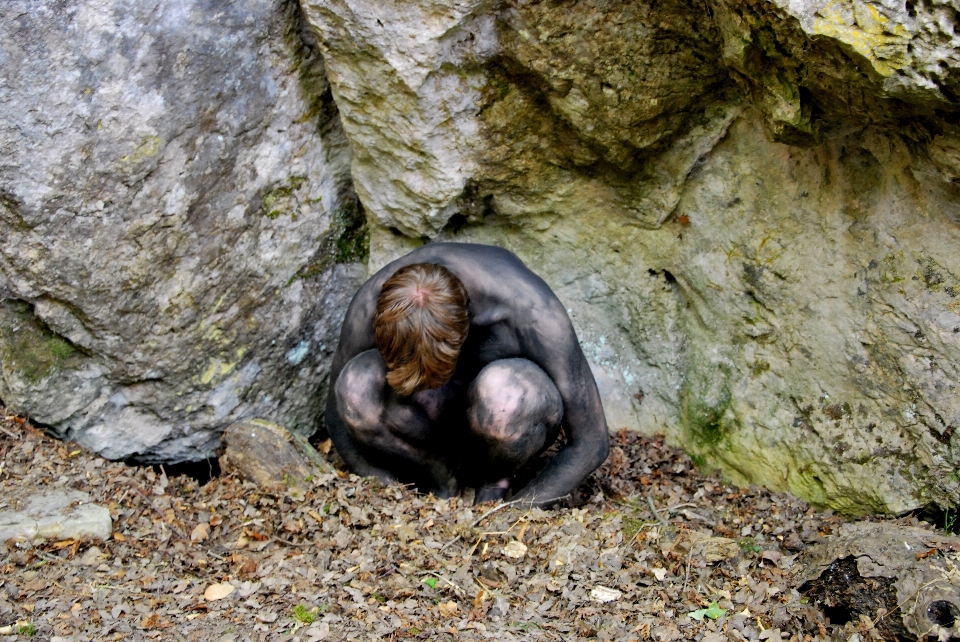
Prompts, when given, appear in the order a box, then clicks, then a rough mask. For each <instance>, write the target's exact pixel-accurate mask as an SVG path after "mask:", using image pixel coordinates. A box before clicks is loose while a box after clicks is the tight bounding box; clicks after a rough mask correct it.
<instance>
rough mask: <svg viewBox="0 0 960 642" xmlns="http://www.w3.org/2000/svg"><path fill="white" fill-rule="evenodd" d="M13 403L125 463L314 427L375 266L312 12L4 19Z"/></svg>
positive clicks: (139, 9) (2, 394)
mask: <svg viewBox="0 0 960 642" xmlns="http://www.w3.org/2000/svg"><path fill="white" fill-rule="evenodd" d="M0 75H2V80H0V87H2V89H0V104H2V113H0V158H2V159H3V160H2V162H0V234H2V238H3V242H2V244H0V297H2V303H0V365H2V368H0V399H2V400H3V402H4V403H5V404H6V405H7V406H8V407H9V408H11V409H13V410H15V411H18V412H22V413H25V414H27V415H29V416H30V417H31V418H32V419H33V420H35V421H38V422H41V423H43V424H47V425H48V426H50V427H51V429H52V430H53V431H54V432H56V433H57V434H59V435H60V436H62V437H65V438H69V439H73V440H75V441H77V442H79V443H81V444H83V445H84V446H87V447H89V448H91V449H93V450H95V451H97V452H99V453H101V454H103V455H104V456H106V457H110V458H126V457H135V458H138V459H140V460H142V461H148V462H149V461H176V460H185V459H198V458H203V457H209V456H211V455H212V453H213V449H214V448H215V447H216V445H217V442H218V434H219V432H218V431H219V430H222V429H223V428H224V427H225V426H226V425H228V424H229V423H230V422H232V421H235V420H238V419H242V418H244V417H248V416H261V417H266V418H270V419H273V420H276V421H280V422H282V423H284V424H285V425H287V426H289V427H291V428H293V429H295V430H299V431H301V432H308V433H309V432H312V431H313V430H314V429H315V428H316V426H317V422H318V419H319V417H320V414H321V408H322V404H321V399H322V398H323V395H322V390H320V388H322V384H323V381H324V377H325V374H326V367H327V362H328V359H329V354H330V352H331V351H332V349H333V344H334V343H335V341H336V336H337V332H338V328H337V326H338V324H339V323H340V317H341V315H342V310H343V308H344V306H345V304H346V302H347V301H348V298H349V296H350V295H351V293H352V291H353V290H354V289H355V288H356V286H357V284H358V281H359V280H360V279H361V278H362V273H363V269H362V267H361V266H360V265H359V264H357V263H356V261H357V260H358V259H362V258H363V255H364V252H365V250H364V228H363V220H362V215H361V213H360V212H359V210H358V205H357V203H356V199H355V197H354V195H353V193H352V190H351V187H350V179H349V173H348V172H349V159H350V155H349V150H348V148H347V144H346V141H345V139H344V137H343V135H342V131H341V129H340V126H339V120H338V118H337V115H336V109H335V108H334V107H333V105H332V103H331V99H330V94H329V90H328V86H327V83H326V77H325V72H324V68H323V63H322V61H321V59H320V58H319V55H318V53H317V51H316V47H315V41H314V40H313V37H312V36H311V34H310V33H309V32H308V31H307V30H306V29H305V28H304V24H303V22H302V17H301V14H300V12H299V7H298V5H297V4H296V3H294V2H289V1H282V2H281V1H279V0H269V1H268V0H249V1H237V2H228V3H212V2H205V1H202V0H196V1H187V2H183V1H180V0H176V1H174V0H161V1H159V2H148V3H128V2H119V1H118V2H109V1H108V2H99V1H98V2H92V1H82V0H76V1H71V2H61V3H53V4H51V3H48V2H40V1H38V0H12V1H11V2H4V3H3V4H2V6H0Z"/></svg>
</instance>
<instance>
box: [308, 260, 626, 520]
mask: <svg viewBox="0 0 960 642" xmlns="http://www.w3.org/2000/svg"><path fill="white" fill-rule="evenodd" d="M326 418H327V428H328V431H329V433H330V437H331V439H332V440H333V443H334V446H336V448H337V452H338V453H339V454H340V456H341V457H342V458H343V460H344V462H345V463H346V464H347V466H348V467H349V468H350V469H351V470H352V471H354V472H356V473H357V474H360V475H365V476H376V477H379V478H380V479H383V480H385V481H394V480H400V481H402V482H405V483H414V484H416V485H417V487H418V488H419V489H420V490H421V491H424V492H433V493H434V494H436V495H438V496H453V495H455V494H456V493H457V492H459V490H460V488H461V487H464V486H470V487H474V488H476V489H477V495H476V501H478V502H482V501H489V500H494V499H498V498H501V497H503V496H504V495H505V494H506V493H507V491H508V489H509V488H510V484H511V481H512V478H513V476H514V474H515V473H516V472H517V470H518V469H519V468H520V467H521V466H522V465H523V464H524V463H526V462H527V461H528V460H530V459H531V458H532V457H535V456H536V455H538V454H539V453H541V452H542V451H544V450H546V449H547V448H548V447H549V446H550V445H551V444H553V442H554V441H556V439H557V437H558V435H559V433H560V431H561V429H562V430H563V432H564V434H565V436H566V443H565V445H564V447H563V448H562V450H560V451H559V453H557V455H556V456H555V457H554V458H553V459H552V460H551V461H550V462H549V463H548V464H547V466H546V467H545V468H544V469H543V470H542V471H541V472H540V474H539V475H538V476H537V477H536V478H535V479H534V480H533V481H531V482H530V483H529V484H528V485H527V486H526V487H524V488H518V489H514V491H515V496H514V499H519V500H523V501H529V502H530V503H531V504H537V505H539V504H548V503H550V502H551V501H554V500H556V499H558V498H560V497H563V496H566V495H567V494H569V493H570V492H571V491H573V490H574V489H575V488H576V487H577V486H578V485H579V484H580V483H581V482H582V481H583V480H584V479H585V478H586V477H587V475H589V474H590V473H591V472H592V471H593V470H594V469H596V468H597V467H598V466H600V464H601V463H603V461H604V459H606V457H607V453H608V450H609V435H608V432H607V425H606V421H605V419H604V416H603V408H602V407H601V405H600V395H599V393H598V391H597V385H596V382H595V381H594V378H593V375H592V373H591V372H590V366H589V364H588V363H587V360H586V357H584V355H583V352H582V350H581V349H580V345H579V343H578V342H577V337H576V334H575V333H574V330H573V325H572V324H571V322H570V319H569V317H568V316H567V313H566V310H565V309H564V307H563V305H562V304H561V303H560V301H559V300H558V299H557V297H556V295H554V294H553V292H552V291H551V290H550V288H549V287H547V284H546V283H544V282H543V280H542V279H540V278H539V277H538V276H536V275H535V274H534V273H533V272H531V271H530V270H529V269H527V267H526V266H525V265H523V263H521V262H520V260H519V259H518V258H517V257H516V256H514V255H513V254H511V253H510V252H508V251H506V250H503V249H500V248H496V247H491V246H486V245H471V244H462V243H431V244H428V245H425V246H423V247H421V248H419V249H417V250H415V251H413V252H411V253H410V254H408V255H406V256H404V257H402V258H400V259H398V260H396V261H394V262H393V263H390V264H389V265H387V266H386V267H384V268H383V269H382V270H380V271H379V272H377V274H376V275H374V276H373V277H372V278H371V279H370V280H369V281H367V282H366V283H365V284H364V285H363V286H362V287H361V288H360V290H359V291H358V292H357V294H356V296H354V298H353V301H352V302H351V304H350V307H349V309H348V310H347V315H346V319H345V320H344V324H343V331H342V333H341V335H340V343H339V345H338V347H337V352H336V355H335V356H334V362H333V369H332V371H331V375H330V392H329V397H328V399H327V408H326Z"/></svg>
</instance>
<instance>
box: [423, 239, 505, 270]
mask: <svg viewBox="0 0 960 642" xmlns="http://www.w3.org/2000/svg"><path fill="white" fill-rule="evenodd" d="M415 255H416V256H422V257H423V258H424V259H427V258H428V257H443V258H466V257H478V258H498V259H501V260H509V261H514V262H516V263H518V264H520V265H522V262H521V261H520V259H518V258H517V255H516V254H514V253H513V252H511V251H510V250H507V249H504V248H502V247H498V246H496V245H484V244H482V243H456V242H452V241H437V242H434V243H428V244H427V245H424V246H423V247H420V248H417V249H416V250H414V251H413V252H411V253H410V254H409V255H408V256H415Z"/></svg>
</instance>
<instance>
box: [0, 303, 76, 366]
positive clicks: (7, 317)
mask: <svg viewBox="0 0 960 642" xmlns="http://www.w3.org/2000/svg"><path fill="white" fill-rule="evenodd" d="M79 359H80V354H79V353H78V352H77V349H76V348H75V347H74V346H73V345H72V344H71V343H70V342H69V341H67V340H66V339H64V338H63V337H61V336H60V335H58V334H57V333H55V332H54V331H53V330H51V329H50V328H49V327H47V325H46V324H45V323H44V322H43V321H42V320H40V319H39V318H38V317H37V316H36V315H35V314H34V312H33V306H31V305H30V304H29V303H26V302H25V301H17V300H12V301H5V302H4V303H3V304H2V305H0V366H2V368H3V370H5V371H7V372H13V373H15V374H16V375H17V376H19V377H20V378H22V379H25V380H27V381H29V382H31V383H35V382H38V381H40V380H42V379H46V378H47V377H49V376H50V375H52V374H53V373H54V372H57V371H58V370H62V369H63V368H65V367H74V366H76V365H78V364H79Z"/></svg>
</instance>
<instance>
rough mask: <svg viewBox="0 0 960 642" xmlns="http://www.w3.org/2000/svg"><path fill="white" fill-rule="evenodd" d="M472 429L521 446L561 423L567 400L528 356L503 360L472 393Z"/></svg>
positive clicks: (483, 373)
mask: <svg viewBox="0 0 960 642" xmlns="http://www.w3.org/2000/svg"><path fill="white" fill-rule="evenodd" d="M469 402H470V409H469V413H468V414H469V419H470V428H471V430H472V431H473V432H474V433H475V434H477V435H479V436H480V437H482V438H484V439H485V440H487V441H492V442H499V443H501V444H502V445H503V446H505V447H511V446H513V445H516V446H520V445H521V444H523V443H524V442H526V441H529V439H530V438H531V437H532V436H534V435H531V432H534V433H541V432H542V433H544V434H543V435H542V436H540V440H541V441H542V439H543V438H545V436H546V433H547V432H549V431H550V430H551V429H552V428H554V427H556V426H557V425H558V424H559V423H560V419H561V418H562V416H563V402H562V401H561V398H560V392H559V391H558V390H557V387H556V385H555V384H554V383H553V381H552V380H551V379H550V377H549V376H547V373H545V372H544V371H543V370H542V369H541V368H540V367H539V366H537V365H536V364H534V363H533V362H531V361H528V360H526V359H502V360H499V361H494V362H493V363H491V364H489V365H488V366H487V367H485V368H484V369H483V370H482V371H481V372H480V374H479V375H478V376H477V378H476V379H475V380H474V381H473V383H472V384H471V387H470V392H469Z"/></svg>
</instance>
